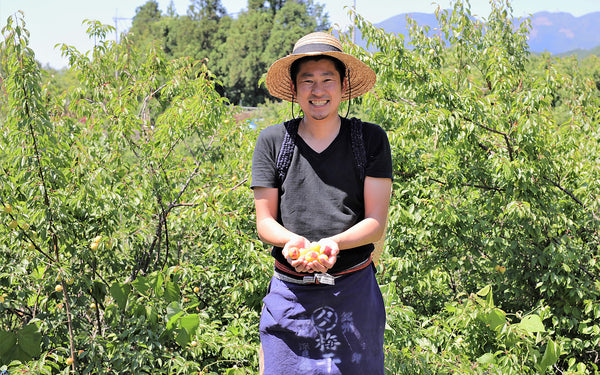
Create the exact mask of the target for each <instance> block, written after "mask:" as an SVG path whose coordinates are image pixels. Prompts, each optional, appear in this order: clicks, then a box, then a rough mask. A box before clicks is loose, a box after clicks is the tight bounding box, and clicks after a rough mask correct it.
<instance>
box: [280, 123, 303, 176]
mask: <svg viewBox="0 0 600 375" xmlns="http://www.w3.org/2000/svg"><path fill="white" fill-rule="evenodd" d="M283 125H284V126H285V135H284V136H283V142H282V143H281V148H280V149H279V154H278V155H277V175H278V176H279V185H280V186H281V185H282V184H283V180H285V176H286V175H287V171H288V169H289V168H290V164H291V163H292V157H293V156H294V147H295V146H296V136H297V135H298V126H299V125H300V119H299V118H295V119H293V120H290V121H286V122H285V123H284V124H283Z"/></svg>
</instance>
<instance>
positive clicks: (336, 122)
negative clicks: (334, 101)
mask: <svg viewBox="0 0 600 375" xmlns="http://www.w3.org/2000/svg"><path fill="white" fill-rule="evenodd" d="M341 125H342V119H341V118H340V116H336V117H335V118H334V119H326V120H314V119H313V120H307V119H306V117H305V118H304V119H302V121H301V122H300V125H299V127H298V135H299V136H300V137H301V138H302V139H303V140H304V142H305V143H306V144H307V145H309V146H310V148H312V149H313V150H314V151H316V152H319V153H320V152H322V151H323V150H325V149H326V148H327V147H328V146H329V145H330V144H331V142H333V140H334V139H335V137H337V135H338V133H339V132H340V127H341Z"/></svg>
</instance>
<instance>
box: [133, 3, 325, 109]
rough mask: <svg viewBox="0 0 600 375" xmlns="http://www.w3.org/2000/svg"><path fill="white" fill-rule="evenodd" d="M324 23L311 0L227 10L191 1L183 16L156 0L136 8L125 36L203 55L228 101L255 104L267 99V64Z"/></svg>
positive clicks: (170, 54)
mask: <svg viewBox="0 0 600 375" xmlns="http://www.w3.org/2000/svg"><path fill="white" fill-rule="evenodd" d="M328 28H329V21H328V16H327V14H326V13H325V12H324V10H323V6H322V5H319V4H316V3H314V2H313V0H268V1H265V0H248V6H247V9H246V10H244V11H242V12H240V13H238V14H236V15H235V17H232V15H228V14H227V12H226V9H225V8H224V7H223V4H222V3H221V0H191V1H190V5H189V7H188V10H187V13H186V14H185V15H178V14H177V13H176V12H175V9H174V7H173V5H172V4H171V5H170V6H169V8H168V9H167V10H166V12H162V11H161V10H160V9H159V6H158V3H157V2H156V1H155V0H148V1H147V2H146V3H145V4H144V5H142V6H140V7H138V8H137V10H136V14H135V17H134V18H133V23H132V26H131V28H130V29H129V30H128V32H127V35H126V37H128V38H130V39H131V40H132V41H133V43H134V45H136V46H138V47H146V46H147V45H148V44H154V45H155V46H156V48H160V49H161V50H162V52H164V54H165V55H166V57H167V58H168V59H173V58H178V57H183V56H190V57H192V58H193V59H194V60H205V61H206V64H207V66H208V68H209V69H210V70H211V72H212V73H213V74H214V75H215V76H216V77H217V79H218V80H220V83H221V89H222V92H221V94H222V95H224V96H226V97H227V98H228V99H229V100H230V101H231V102H232V103H234V104H239V105H246V106H254V105H257V104H259V103H263V102H264V101H265V99H266V98H268V92H267V90H266V88H265V87H264V85H262V86H259V81H260V79H261V77H262V75H263V74H265V73H266V71H267V69H268V67H269V65H270V64H271V63H272V62H273V61H275V60H276V59H277V58H279V57H282V56H283V55H285V54H287V53H289V52H290V50H291V47H292V46H293V44H294V42H295V41H296V40H297V39H298V38H300V37H301V36H302V35H304V34H306V33H309V32H312V31H316V30H326V29H328Z"/></svg>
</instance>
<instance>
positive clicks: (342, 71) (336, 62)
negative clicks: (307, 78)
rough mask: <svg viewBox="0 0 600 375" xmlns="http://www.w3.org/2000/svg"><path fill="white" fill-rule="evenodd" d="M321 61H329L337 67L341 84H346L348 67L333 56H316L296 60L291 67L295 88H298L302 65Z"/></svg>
mask: <svg viewBox="0 0 600 375" xmlns="http://www.w3.org/2000/svg"><path fill="white" fill-rule="evenodd" d="M319 60H329V61H331V62H332V63H333V65H334V66H335V70H337V71H338V73H340V82H341V83H342V85H343V84H344V78H346V65H345V64H344V63H343V62H341V61H340V60H338V59H336V58H335V57H333V56H329V55H314V56H304V57H301V58H299V59H298V60H295V61H294V62H293V63H292V65H291V66H290V76H291V78H292V83H293V84H294V87H296V79H297V78H298V73H299V72H300V65H302V64H303V63H305V62H307V61H319Z"/></svg>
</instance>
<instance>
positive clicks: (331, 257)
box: [251, 33, 392, 375]
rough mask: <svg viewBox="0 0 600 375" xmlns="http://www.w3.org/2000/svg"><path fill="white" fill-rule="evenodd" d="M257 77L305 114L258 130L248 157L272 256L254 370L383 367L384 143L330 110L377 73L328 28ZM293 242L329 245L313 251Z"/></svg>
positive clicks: (372, 128) (372, 129) (387, 178)
mask: <svg viewBox="0 0 600 375" xmlns="http://www.w3.org/2000/svg"><path fill="white" fill-rule="evenodd" d="M266 84H267V88H268V89H269V92H270V93H271V95H273V96H275V97H277V98H280V99H283V100H287V101H291V102H297V103H298V104H299V105H300V108H301V109H302V112H303V117H300V118H295V119H292V120H290V121H287V122H285V123H283V124H277V125H273V126H270V127H268V128H266V129H264V130H263V131H261V133H260V135H259V137H258V140H257V144H256V147H255V150H254V155H253V160H252V185H251V187H252V189H253V190H254V199H255V207H256V225H257V231H258V236H259V237H260V239H261V240H262V241H264V242H266V243H268V244H271V245H273V247H272V250H271V255H272V256H273V258H274V274H273V278H272V280H271V283H270V285H269V290H268V293H267V296H266V297H265V298H264V300H263V302H264V305H263V310H262V314H261V321H260V327H259V330H260V338H261V345H262V347H261V349H262V350H261V373H264V374H268V375H273V374H286V375H291V374H344V375H347V374H350V375H351V374H375V375H377V374H383V373H384V370H383V368H384V366H383V363H384V355H383V333H384V327H385V310H384V305H383V299H382V296H381V292H380V290H379V286H378V285H377V281H376V279H375V267H374V266H373V264H372V261H371V252H372V251H373V242H375V241H377V240H378V239H379V238H380V237H381V236H382V234H383V231H384V226H385V222H386V219H387V212H388V206H389V199H390V192H391V183H392V162H391V152H390V146H389V142H388V139H387V135H386V133H385V131H384V130H383V129H382V128H381V127H379V126H378V125H375V124H371V123H367V122H362V121H360V120H358V119H355V118H353V119H346V118H342V117H340V115H339V114H338V110H339V106H340V103H341V102H343V101H344V100H349V99H352V98H355V97H357V96H360V95H362V94H364V93H366V92H367V91H369V90H370V89H371V88H372V87H373V85H374V84H375V73H374V72H373V70H372V69H371V68H369V67H368V66H367V65H366V64H364V63H363V62H362V61H360V60H358V59H357V58H355V57H354V56H352V55H349V54H347V53H344V52H343V51H342V46H341V44H340V42H339V40H338V39H337V38H335V37H333V36H332V35H330V34H327V33H312V34H309V35H306V36H304V37H303V38H301V39H300V40H298V42H297V43H296V45H295V46H294V50H293V52H292V54H290V55H288V56H286V57H283V58H281V59H279V60H277V61H276V62H275V63H273V65H271V67H270V68H269V71H268V72H267V78H266ZM298 249H316V250H317V251H318V250H319V249H327V251H326V252H325V254H326V256H324V257H319V258H318V259H317V258H316V257H315V256H309V255H306V256H298V255H297V254H298V251H297V250H298ZM292 254H294V255H292Z"/></svg>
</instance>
